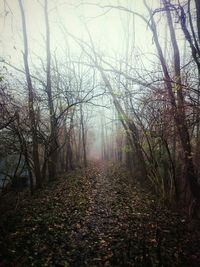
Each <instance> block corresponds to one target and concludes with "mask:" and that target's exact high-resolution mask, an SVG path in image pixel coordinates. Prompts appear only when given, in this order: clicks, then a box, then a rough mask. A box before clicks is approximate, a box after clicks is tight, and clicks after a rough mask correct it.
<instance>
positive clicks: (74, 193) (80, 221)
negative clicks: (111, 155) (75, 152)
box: [0, 162, 200, 267]
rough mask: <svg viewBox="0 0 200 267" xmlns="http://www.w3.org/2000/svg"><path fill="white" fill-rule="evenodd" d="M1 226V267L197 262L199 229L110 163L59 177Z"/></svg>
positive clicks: (11, 213) (5, 218) (181, 263)
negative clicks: (162, 204)
mask: <svg viewBox="0 0 200 267" xmlns="http://www.w3.org/2000/svg"><path fill="white" fill-rule="evenodd" d="M0 227H1V231H2V235H1V236H0V246H1V248H2V249H1V250H0V266H9V267H10V266H11V267H12V266H15V267H16V266H18V267H20V266H24V267H25V266H38V267H39V266H50V267H53V266H57V267H70V266H72V267H84V266H85V267H86V266H87V267H94V266H99V267H101V266H116V267H117V266H136V267H140V266H141V267H142V266H143V267H145V266H146V267H151V266H170V267H172V266H181V267H182V266H188V267H189V266H194V267H195V266H200V261H199V258H200V251H199V247H200V241H199V236H197V234H199V233H197V232H194V231H189V230H188V227H187V221H186V218H183V217H180V216H178V214H177V213H175V212H172V211H169V210H167V209H164V208H162V207H161V205H159V204H157V201H156V199H155V197H153V196H152V194H150V193H148V191H145V190H143V189H142V188H141V187H140V186H139V184H138V183H137V182H136V181H135V180H134V178H131V176H130V174H129V173H128V172H127V171H126V169H125V168H123V167H120V166H117V165H116V164H114V163H112V162H110V163H105V162H95V163H93V164H91V165H90V166H89V167H88V168H87V169H85V170H83V169H81V170H76V171H74V172H72V173H70V174H68V175H63V177H62V178H60V179H59V181H58V182H56V183H53V184H51V185H50V186H49V187H48V188H46V189H45V190H43V191H41V192H38V193H37V194H36V195H35V196H34V197H33V198H31V199H30V198H27V199H25V200H24V201H23V202H22V203H21V205H20V206H19V209H18V210H17V211H16V212H10V213H9V212H8V214H7V215H5V216H3V217H2V218H1V220H0Z"/></svg>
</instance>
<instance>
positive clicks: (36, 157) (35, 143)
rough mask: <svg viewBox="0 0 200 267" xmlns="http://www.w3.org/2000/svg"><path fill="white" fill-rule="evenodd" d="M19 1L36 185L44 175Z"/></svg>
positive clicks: (26, 41)
mask: <svg viewBox="0 0 200 267" xmlns="http://www.w3.org/2000/svg"><path fill="white" fill-rule="evenodd" d="M18 1H19V7H20V12H21V18H22V29H23V40H24V53H23V57H24V68H25V74H26V81H27V86H28V106H29V119H30V124H31V135H32V142H33V164H34V174H35V178H36V186H37V187H41V186H42V177H41V172H40V161H39V152H38V138H37V123H36V118H35V111H34V97H33V86H32V81H31V76H30V70H29V63H28V39H27V30H26V19H25V14H24V8H23V5H22V1H21V0H18Z"/></svg>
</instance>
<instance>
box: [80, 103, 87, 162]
mask: <svg viewBox="0 0 200 267" xmlns="http://www.w3.org/2000/svg"><path fill="white" fill-rule="evenodd" d="M80 115H81V118H80V119H81V120H80V124H81V133H82V144H83V163H84V166H85V167H87V152H86V136H85V127H84V121H83V107H82V104H81V105H80Z"/></svg>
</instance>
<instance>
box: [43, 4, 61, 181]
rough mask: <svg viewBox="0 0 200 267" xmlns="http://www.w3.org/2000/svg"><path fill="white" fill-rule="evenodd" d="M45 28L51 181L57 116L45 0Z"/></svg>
mask: <svg viewBox="0 0 200 267" xmlns="http://www.w3.org/2000/svg"><path fill="white" fill-rule="evenodd" d="M44 15H45V27H46V60H47V64H46V92H47V97H48V107H49V115H50V142H51V143H50V158H49V163H48V169H49V179H50V180H54V179H55V176H56V168H57V156H58V155H57V154H58V153H57V148H58V142H57V134H58V133H57V120H56V116H55V110H54V103H53V97H52V85H51V50H50V29H49V16H48V1H47V0H45V5H44Z"/></svg>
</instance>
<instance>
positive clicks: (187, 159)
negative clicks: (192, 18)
mask: <svg viewBox="0 0 200 267" xmlns="http://www.w3.org/2000/svg"><path fill="white" fill-rule="evenodd" d="M144 3H145V5H146V7H147V9H148V11H149V15H150V17H151V26H150V28H151V30H152V33H153V37H154V41H155V44H156V49H157V52H158V56H159V59H160V62H161V66H162V70H163V74H164V78H165V84H166V89H167V91H168V95H169V99H170V102H171V107H172V111H173V115H174V121H175V125H176V127H177V129H178V134H179V138H180V142H181V146H182V149H183V152H184V165H185V176H186V180H187V181H188V182H189V185H190V190H191V192H192V195H193V196H194V197H195V198H197V199H199V197H200V188H199V185H198V181H197V176H196V173H195V169H194V164H193V159H192V153H191V152H192V151H191V143H190V137H189V132H188V128H187V123H186V117H185V107H184V98H183V93H182V86H181V73H180V55H179V49H178V45H177V41H176V35H175V31H174V27H173V23H172V18H171V13H170V10H169V7H168V3H167V1H166V0H163V4H164V7H165V9H166V12H167V21H168V26H169V30H170V37H171V43H172V47H173V52H174V72H175V83H176V86H177V90H176V91H177V103H176V99H175V94H174V92H173V87H172V82H171V77H170V75H169V72H168V69H167V65H166V61H165V58H164V56H163V52H162V48H161V46H160V43H159V40H158V34H157V28H156V24H155V21H154V18H153V15H152V12H151V10H150V8H149V7H148V6H147V4H146V1H145V0H144Z"/></svg>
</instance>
